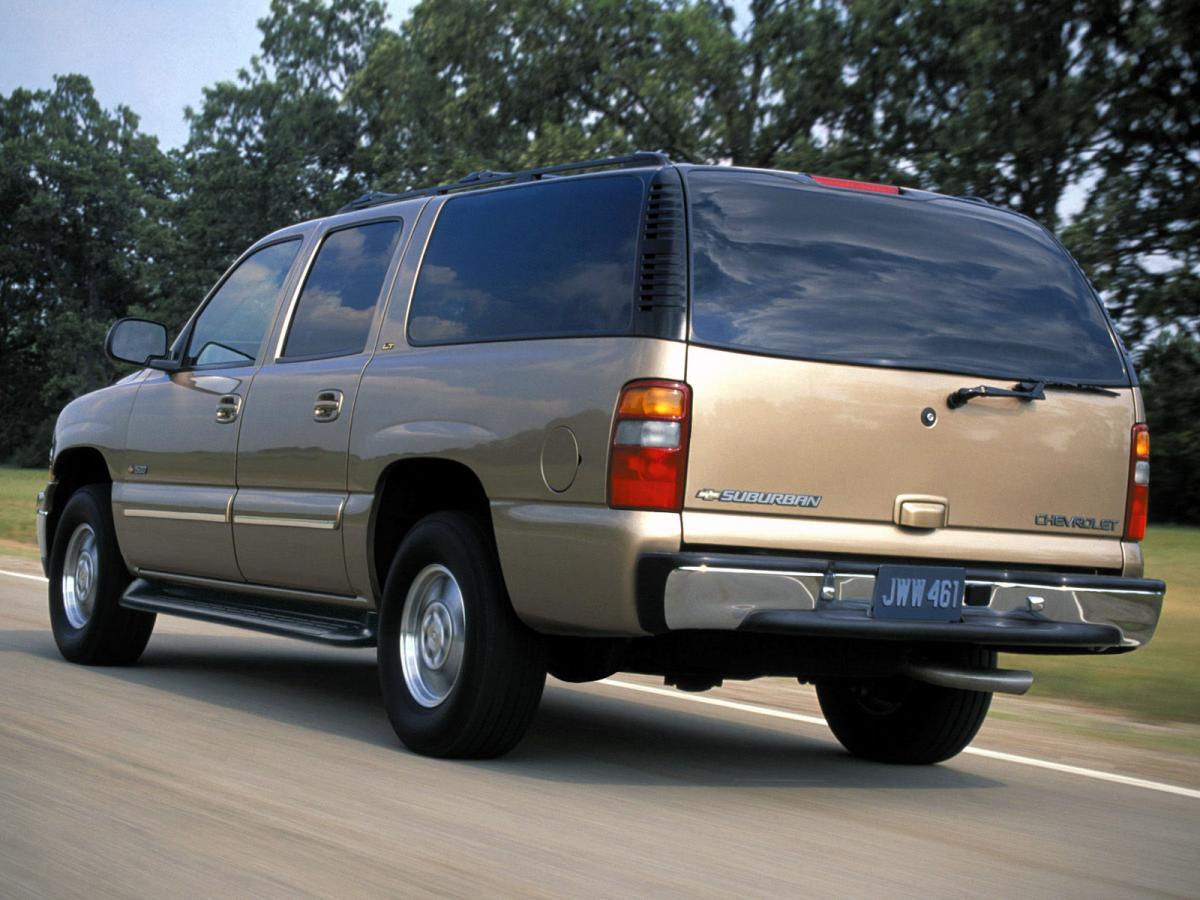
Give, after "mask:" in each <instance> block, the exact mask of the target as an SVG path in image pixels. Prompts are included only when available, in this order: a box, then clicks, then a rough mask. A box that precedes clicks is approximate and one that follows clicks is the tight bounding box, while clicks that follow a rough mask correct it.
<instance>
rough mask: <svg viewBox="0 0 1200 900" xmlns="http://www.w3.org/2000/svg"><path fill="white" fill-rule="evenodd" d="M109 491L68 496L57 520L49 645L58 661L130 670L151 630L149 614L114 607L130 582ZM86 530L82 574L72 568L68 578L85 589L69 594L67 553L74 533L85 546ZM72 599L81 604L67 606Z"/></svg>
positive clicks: (52, 556)
mask: <svg viewBox="0 0 1200 900" xmlns="http://www.w3.org/2000/svg"><path fill="white" fill-rule="evenodd" d="M110 492H111V488H110V487H109V486H108V485H98V484H93V485H88V486H87V487H83V488H80V489H79V490H78V491H76V492H75V493H74V494H72V495H71V499H70V500H69V501H67V505H66V508H64V509H63V512H62V516H60V517H59V520H58V527H57V528H56V529H55V532H54V544H53V546H52V547H51V549H50V628H51V630H52V631H53V632H54V642H55V643H56V644H57V645H58V650H59V652H60V653H61V654H62V655H63V658H64V659H67V660H70V661H71V662H74V663H82V664H84V665H89V666H128V665H132V664H133V663H135V662H137V661H138V658H139V657H140V656H141V655H142V651H143V650H145V649H146V642H147V641H149V640H150V633H151V632H152V631H153V630H154V618H155V617H154V614H153V613H145V612H138V611H136V610H132V609H125V608H124V607H122V606H121V605H120V603H119V601H120V599H121V594H122V593H124V591H125V588H127V587H128V586H129V581H130V577H129V571H128V570H127V569H126V568H125V561H124V560H123V559H122V558H121V552H120V550H119V549H118V548H117V534H116V530H115V529H114V528H113V520H112V505H111V503H110V499H109V498H110ZM87 529H90V536H91V538H92V541H91V546H90V548H89V549H87V550H85V551H84V552H83V553H82V554H81V555H86V556H87V557H88V561H87V563H85V568H86V570H87V571H86V573H84V572H83V571H82V570H81V569H80V567H79V566H74V567H73V568H72V573H71V574H72V575H73V576H74V578H73V580H72V585H73V586H74V587H78V586H79V585H80V584H81V582H85V583H86V584H87V585H88V588H87V590H86V591H84V590H80V591H78V593H75V594H69V593H68V590H67V586H66V584H65V583H64V577H63V576H64V570H65V563H66V560H67V553H68V550H70V549H71V544H72V538H73V537H74V536H75V535H77V534H78V535H79V537H80V541H81V544H86V538H87V537H88V535H89V532H88V531H87ZM74 587H73V588H72V590H73V589H74ZM72 596H74V597H86V598H87V599H86V600H75V601H74V602H70V601H69V597H72ZM84 610H87V613H86V615H84V612H83V611H84ZM72 618H74V621H72Z"/></svg>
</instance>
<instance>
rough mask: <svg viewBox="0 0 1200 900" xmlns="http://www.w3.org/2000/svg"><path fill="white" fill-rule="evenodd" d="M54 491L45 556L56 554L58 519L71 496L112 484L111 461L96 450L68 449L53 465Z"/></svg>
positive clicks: (49, 509) (59, 455)
mask: <svg viewBox="0 0 1200 900" xmlns="http://www.w3.org/2000/svg"><path fill="white" fill-rule="evenodd" d="M50 473H51V475H52V476H53V479H54V480H53V484H54V492H53V495H52V497H51V500H50V503H49V504H48V508H47V510H46V556H47V558H49V556H50V554H51V553H52V552H53V547H54V535H55V532H56V531H57V530H58V520H59V518H60V517H61V516H62V511H63V510H64V509H65V508H66V506H67V503H68V502H69V501H70V499H71V497H72V496H73V495H74V494H75V492H76V491H78V490H79V489H80V488H82V487H86V486H87V485H89V484H107V485H111V484H112V482H113V478H112V471H111V470H110V468H109V465H108V460H107V459H106V458H105V456H104V454H103V453H102V452H101V451H100V450H99V449H97V448H96V447H91V446H80V447H68V448H67V449H65V450H61V451H59V453H58V454H57V455H56V456H55V457H54V462H53V463H52V464H51V466H50Z"/></svg>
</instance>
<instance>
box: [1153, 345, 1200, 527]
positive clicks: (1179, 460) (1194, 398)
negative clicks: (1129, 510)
mask: <svg viewBox="0 0 1200 900" xmlns="http://www.w3.org/2000/svg"><path fill="white" fill-rule="evenodd" d="M1141 375H1142V381H1143V391H1144V393H1145V397H1146V421H1147V422H1148V423H1149V425H1150V460H1151V465H1150V473H1151V475H1150V515H1151V516H1153V519H1154V521H1156V522H1195V521H1196V520H1197V514H1196V511H1197V510H1198V509H1200V341H1196V340H1195V339H1193V338H1190V337H1188V336H1186V335H1171V336H1167V335H1164V336H1161V337H1160V338H1159V339H1158V340H1157V341H1155V342H1154V343H1153V344H1151V345H1150V346H1149V347H1147V348H1146V350H1145V353H1144V354H1143V355H1142V365H1141Z"/></svg>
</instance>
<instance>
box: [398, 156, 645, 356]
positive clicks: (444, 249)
mask: <svg viewBox="0 0 1200 900" xmlns="http://www.w3.org/2000/svg"><path fill="white" fill-rule="evenodd" d="M642 195H643V187H642V182H641V180H640V179H638V178H634V177H629V176H613V177H605V178H584V179H571V180H570V181H563V182H561V183H554V182H550V183H544V184H539V185H536V186H531V187H521V188H513V189H510V190H501V191H489V192H487V193H480V194H464V195H462V196H459V197H454V198H452V199H451V200H449V201H448V202H447V203H446V205H445V207H443V209H442V211H441V214H440V215H439V216H438V221H437V225H436V226H435V227H434V231H433V236H432V237H431V238H430V240H429V246H428V249H427V250H426V251H425V258H424V261H423V262H422V263H421V273H420V275H419V276H418V278H417V284H416V287H415V289H414V290H413V298H412V308H411V311H410V312H409V324H408V332H409V340H410V341H411V342H412V343H413V344H459V343H465V342H470V341H502V340H515V339H518V338H535V337H570V336H582V335H594V334H623V333H625V332H627V331H628V330H629V328H630V325H631V323H632V319H633V296H634V275H635V263H636V254H637V234H638V223H639V221H640V219H641V212H642Z"/></svg>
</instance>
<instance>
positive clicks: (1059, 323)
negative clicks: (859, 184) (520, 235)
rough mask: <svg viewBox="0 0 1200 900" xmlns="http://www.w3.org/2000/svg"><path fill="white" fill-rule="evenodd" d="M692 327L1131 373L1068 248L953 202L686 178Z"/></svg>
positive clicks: (984, 363)
mask: <svg viewBox="0 0 1200 900" xmlns="http://www.w3.org/2000/svg"><path fill="white" fill-rule="evenodd" d="M688 189H689V205H690V215H691V238H692V279H693V286H692V338H693V340H695V341H696V342H698V343H707V344H712V345H716V346H722V347H730V348H736V349H743V350H748V351H753V352H758V353H764V354H769V355H775V356H785V357H794V358H799V359H814V360H829V361H834V362H844V363H855V364H863V365H878V366H889V367H901V368H915V369H925V370H931V371H946V372H961V373H969V374H975V375H980V376H991V377H1006V378H1042V379H1054V380H1067V381H1084V382H1092V383H1105V384H1128V375H1127V373H1126V372H1125V366H1124V361H1123V358H1122V355H1121V352H1120V350H1119V348H1118V345H1117V343H1116V340H1115V338H1114V336H1113V334H1112V331H1111V329H1110V327H1109V324H1108V320H1107V318H1106V316H1105V314H1104V312H1103V310H1102V309H1101V307H1100V304H1099V302H1098V301H1097V300H1096V298H1095V296H1094V295H1093V294H1092V292H1091V289H1090V287H1089V286H1088V284H1087V281H1086V280H1085V279H1084V277H1083V275H1082V273H1081V272H1080V271H1079V269H1078V267H1077V266H1076V265H1075V263H1074V262H1073V261H1072V260H1071V259H1070V257H1069V256H1067V254H1066V253H1065V252H1064V251H1063V250H1062V248H1061V247H1059V245H1058V244H1057V242H1055V241H1054V240H1053V238H1051V237H1050V236H1049V235H1048V234H1046V233H1045V232H1044V231H1043V230H1042V229H1041V228H1040V227H1038V226H1037V225H1035V224H1033V223H1031V222H1029V221H1026V220H1024V219H1021V218H1019V217H1017V216H1014V215H1011V214H1008V213H1004V212H1001V211H998V210H995V209H991V208H988V207H984V206H977V205H973V204H970V203H966V202H962V201H956V200H950V199H945V200H928V199H921V198H916V197H912V198H905V197H894V196H887V195H883V196H880V195H875V194H866V193H859V192H854V191H847V190H830V189H826V188H818V187H811V186H808V185H806V184H804V183H801V182H799V181H797V180H795V178H794V177H793V176H787V175H771V174H765V173H748V172H736V171H725V172H721V171H713V170H698V171H692V172H690V173H689V174H688Z"/></svg>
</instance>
